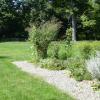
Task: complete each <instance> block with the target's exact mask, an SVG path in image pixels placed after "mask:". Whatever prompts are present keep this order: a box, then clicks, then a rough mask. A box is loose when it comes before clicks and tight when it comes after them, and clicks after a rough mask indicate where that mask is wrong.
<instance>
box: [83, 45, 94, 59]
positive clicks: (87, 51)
mask: <svg viewBox="0 0 100 100" xmlns="http://www.w3.org/2000/svg"><path fill="white" fill-rule="evenodd" d="M81 54H82V57H83V59H89V58H90V57H91V56H92V55H94V54H95V50H94V49H93V47H92V46H91V45H90V44H85V45H83V47H82V48H81Z"/></svg>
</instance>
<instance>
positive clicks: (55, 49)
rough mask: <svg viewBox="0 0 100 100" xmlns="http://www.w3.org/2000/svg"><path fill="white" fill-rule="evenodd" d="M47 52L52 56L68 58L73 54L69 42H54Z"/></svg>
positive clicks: (62, 58)
mask: <svg viewBox="0 0 100 100" xmlns="http://www.w3.org/2000/svg"><path fill="white" fill-rule="evenodd" d="M47 54H48V57H50V58H57V59H61V60H66V59H68V58H70V57H71V56H72V48H71V45H69V44H67V42H52V43H51V44H50V45H49V47H48V53H47Z"/></svg>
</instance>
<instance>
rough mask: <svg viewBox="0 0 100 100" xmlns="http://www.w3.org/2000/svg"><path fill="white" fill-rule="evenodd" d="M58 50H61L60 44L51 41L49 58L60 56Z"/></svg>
mask: <svg viewBox="0 0 100 100" xmlns="http://www.w3.org/2000/svg"><path fill="white" fill-rule="evenodd" d="M58 50H59V46H58V44H57V42H55V43H54V42H51V43H50V45H49V47H48V51H47V56H48V57H49V58H58Z"/></svg>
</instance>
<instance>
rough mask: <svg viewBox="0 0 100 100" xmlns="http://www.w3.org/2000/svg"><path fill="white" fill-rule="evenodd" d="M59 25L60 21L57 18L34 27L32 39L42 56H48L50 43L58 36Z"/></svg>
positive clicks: (31, 34) (31, 33)
mask: <svg viewBox="0 0 100 100" xmlns="http://www.w3.org/2000/svg"><path fill="white" fill-rule="evenodd" d="M59 27H60V23H59V22H57V20H55V19H54V20H51V21H48V22H46V23H45V24H43V25H42V26H40V27H39V28H36V27H35V26H33V27H32V29H31V32H30V39H31V41H32V42H33V43H34V46H35V48H36V49H37V52H38V54H39V56H40V57H42V58H44V57H46V55H47V48H48V45H49V43H50V42H51V41H52V40H54V39H55V38H56V35H57V31H58V29H59Z"/></svg>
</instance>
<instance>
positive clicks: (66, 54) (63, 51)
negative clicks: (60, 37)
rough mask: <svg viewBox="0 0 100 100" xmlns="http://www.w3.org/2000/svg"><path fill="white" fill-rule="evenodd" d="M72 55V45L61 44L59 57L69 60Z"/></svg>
mask: <svg viewBox="0 0 100 100" xmlns="http://www.w3.org/2000/svg"><path fill="white" fill-rule="evenodd" d="M71 56H72V51H71V47H70V46H69V45H67V44H66V45H65V44H62V45H60V48H59V51H58V58H59V59H62V60H67V59H68V58H70V57H71Z"/></svg>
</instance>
